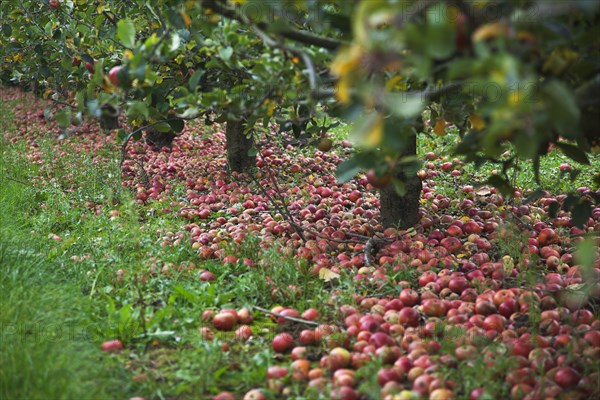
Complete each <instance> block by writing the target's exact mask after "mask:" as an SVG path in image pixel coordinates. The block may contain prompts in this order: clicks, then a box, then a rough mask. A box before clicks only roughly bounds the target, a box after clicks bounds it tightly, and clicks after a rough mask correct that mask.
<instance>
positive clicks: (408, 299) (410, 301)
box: [399, 288, 419, 307]
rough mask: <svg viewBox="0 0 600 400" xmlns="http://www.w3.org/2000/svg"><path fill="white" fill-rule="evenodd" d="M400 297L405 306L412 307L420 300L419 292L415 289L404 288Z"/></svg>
mask: <svg viewBox="0 0 600 400" xmlns="http://www.w3.org/2000/svg"><path fill="white" fill-rule="evenodd" d="M399 298H400V301H401V302H402V304H404V306H406V307H412V306H414V305H416V304H417V303H418V302H419V293H418V292H417V291H416V290H414V289H410V288H404V289H402V291H401V292H400V296H399Z"/></svg>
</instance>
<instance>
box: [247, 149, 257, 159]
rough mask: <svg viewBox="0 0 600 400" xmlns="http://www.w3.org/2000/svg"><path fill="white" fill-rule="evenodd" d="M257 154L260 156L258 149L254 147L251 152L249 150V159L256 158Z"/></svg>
mask: <svg viewBox="0 0 600 400" xmlns="http://www.w3.org/2000/svg"><path fill="white" fill-rule="evenodd" d="M257 154H258V149H257V148H256V147H254V146H253V147H252V148H251V149H250V150H248V156H249V157H256V155H257Z"/></svg>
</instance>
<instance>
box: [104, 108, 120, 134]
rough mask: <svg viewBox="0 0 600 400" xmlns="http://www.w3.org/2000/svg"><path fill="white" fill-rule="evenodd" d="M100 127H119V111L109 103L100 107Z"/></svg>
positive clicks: (108, 128) (105, 128)
mask: <svg viewBox="0 0 600 400" xmlns="http://www.w3.org/2000/svg"><path fill="white" fill-rule="evenodd" d="M100 109H101V110H102V113H101V115H100V127H101V128H102V129H104V130H112V129H117V128H118V127H119V112H118V111H117V109H116V108H114V107H113V106H111V105H110V104H104V105H102V107H100Z"/></svg>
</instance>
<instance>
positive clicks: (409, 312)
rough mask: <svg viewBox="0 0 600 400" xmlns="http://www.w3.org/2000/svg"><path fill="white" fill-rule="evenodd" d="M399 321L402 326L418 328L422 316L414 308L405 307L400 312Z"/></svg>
mask: <svg viewBox="0 0 600 400" xmlns="http://www.w3.org/2000/svg"><path fill="white" fill-rule="evenodd" d="M398 319H399V321H400V323H401V324H402V325H408V326H418V325H419V320H420V316H419V313H418V312H417V310H415V309H414V308H410V307H404V308H403V309H402V310H400V311H398Z"/></svg>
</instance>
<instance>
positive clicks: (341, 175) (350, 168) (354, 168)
mask: <svg viewBox="0 0 600 400" xmlns="http://www.w3.org/2000/svg"><path fill="white" fill-rule="evenodd" d="M360 170H361V167H360V165H359V163H358V162H357V161H356V159H355V158H351V159H349V160H346V161H344V162H342V163H341V164H340V165H338V167H337V172H336V175H337V180H338V182H339V183H344V182H348V181H349V180H350V179H352V178H354V176H355V175H356V174H358V173H359V172H360Z"/></svg>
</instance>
